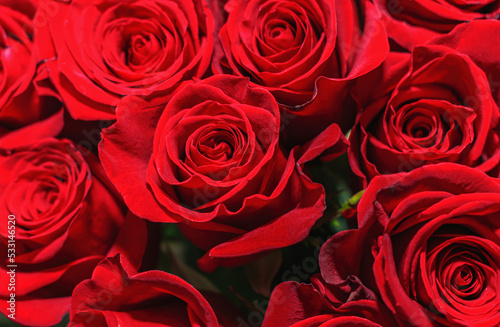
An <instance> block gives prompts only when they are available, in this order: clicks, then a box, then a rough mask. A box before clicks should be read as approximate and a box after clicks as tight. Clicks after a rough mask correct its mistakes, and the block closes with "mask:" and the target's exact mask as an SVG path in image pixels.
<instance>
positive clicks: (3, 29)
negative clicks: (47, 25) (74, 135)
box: [0, 0, 61, 136]
mask: <svg viewBox="0 0 500 327" xmlns="http://www.w3.org/2000/svg"><path fill="white" fill-rule="evenodd" d="M35 12H36V1H32V0H19V1H15V0H2V1H0V13H1V14H0V136H2V135H3V134H5V133H6V132H8V131H11V130H14V129H18V128H20V127H23V126H26V125H28V124H31V123H34V122H37V121H39V120H42V119H44V118H48V117H49V116H50V115H52V114H54V113H55V112H56V111H58V110H59V109H60V108H61V106H60V104H59V103H58V101H57V100H56V99H54V98H53V97H49V96H48V94H47V93H46V92H42V91H41V90H40V89H39V86H38V82H40V81H42V80H44V79H46V78H47V74H46V72H45V71H44V65H43V64H39V62H38V58H37V56H36V53H35V49H34V45H33V42H34V41H33V37H34V24H35V23H34V21H33V19H34V16H35Z"/></svg>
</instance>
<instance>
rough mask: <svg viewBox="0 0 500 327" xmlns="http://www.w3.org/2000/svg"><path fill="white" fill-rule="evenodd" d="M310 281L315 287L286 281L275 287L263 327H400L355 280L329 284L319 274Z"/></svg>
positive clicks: (385, 309) (370, 293)
mask: <svg viewBox="0 0 500 327" xmlns="http://www.w3.org/2000/svg"><path fill="white" fill-rule="evenodd" d="M322 273H323V272H322ZM324 273H328V272H324ZM311 281H312V282H313V283H312V284H299V283H297V282H284V283H281V284H279V285H278V286H276V287H275V288H274V290H273V294H272V295H271V298H270V299H269V305H268V307H267V310H266V316H265V318H264V322H263V324H262V326H263V327H328V326H363V327H375V326H380V327H382V326H383V327H391V326H397V324H396V322H395V320H394V319H393V318H392V316H391V314H390V312H389V310H388V309H387V308H386V307H385V306H384V305H383V303H382V302H381V301H379V300H377V298H376V297H375V295H374V294H373V292H372V291H370V290H367V289H366V288H365V287H364V286H363V285H362V284H361V283H360V282H359V280H357V279H356V278H354V277H352V278H349V279H348V280H346V281H345V282H344V283H341V284H329V283H327V282H325V281H324V279H323V278H322V277H321V276H320V275H317V276H313V277H312V278H311Z"/></svg>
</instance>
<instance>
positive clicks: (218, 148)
mask: <svg viewBox="0 0 500 327" xmlns="http://www.w3.org/2000/svg"><path fill="white" fill-rule="evenodd" d="M235 141H236V140H235V138H234V134H233V133H232V132H231V131H228V130H224V129H214V130H209V131H208V132H206V133H205V134H204V135H203V136H202V137H201V138H200V143H199V147H198V149H199V151H200V153H202V154H203V155H204V156H206V157H207V158H209V159H211V160H217V161H226V160H228V159H229V158H231V157H232V156H233V152H234V147H235Z"/></svg>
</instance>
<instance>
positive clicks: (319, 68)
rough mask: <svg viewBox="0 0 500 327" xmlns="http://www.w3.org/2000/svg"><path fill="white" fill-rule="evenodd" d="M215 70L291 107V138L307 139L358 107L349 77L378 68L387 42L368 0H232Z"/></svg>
mask: <svg viewBox="0 0 500 327" xmlns="http://www.w3.org/2000/svg"><path fill="white" fill-rule="evenodd" d="M225 10H226V12H228V17H227V20H226V21H225V24H224V25H223V26H222V27H221V29H220V32H219V38H220V47H221V48H222V50H221V51H216V52H215V58H214V61H213V64H212V66H213V70H214V72H216V73H221V72H231V73H233V74H235V75H239V76H248V77H249V78H250V80H251V82H252V84H253V85H258V86H261V87H265V88H266V89H267V90H269V91H270V92H271V93H272V94H273V95H274V96H275V98H276V100H277V101H278V103H279V104H280V105H281V106H282V108H283V110H284V111H285V113H286V117H287V119H286V120H283V122H282V123H283V125H284V127H285V131H288V132H289V133H288V138H289V139H290V141H291V142H292V143H293V142H299V143H304V142H306V141H309V140H310V139H312V138H313V137H315V136H316V135H318V134H319V131H321V130H322V129H324V128H326V127H327V126H328V125H329V124H331V123H333V122H335V123H338V124H340V126H341V127H342V129H343V130H345V131H347V130H348V129H349V128H350V127H351V125H352V121H353V118H354V115H355V110H354V106H353V105H352V102H351V101H352V99H351V98H350V93H349V89H350V87H351V86H352V81H353V80H355V79H356V78H358V77H360V76H363V75H364V74H366V73H368V72H370V71H371V70H373V69H375V68H376V67H377V66H378V65H380V64H381V63H382V61H383V60H384V58H385V57H386V55H387V52H388V50H389V47H388V42H387V36H386V34H385V28H384V27H383V24H382V21H381V19H380V16H379V13H378V12H377V11H376V9H375V8H374V7H373V4H372V3H371V2H369V1H351V0H348V1H327V0H313V1H309V0H300V1H288V0H271V1H267V0H251V1H239V0H232V1H229V2H228V3H227V4H226V6H225Z"/></svg>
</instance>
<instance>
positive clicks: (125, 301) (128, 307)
mask: <svg viewBox="0 0 500 327" xmlns="http://www.w3.org/2000/svg"><path fill="white" fill-rule="evenodd" d="M212 305H213V306H214V308H212ZM214 311H215V312H214ZM237 312H238V311H237V310H235V308H234V307H233V306H232V305H231V304H230V303H229V302H228V301H226V300H224V299H223V298H222V297H221V296H216V295H211V296H210V298H209V299H207V298H205V297H204V296H203V295H202V294H201V293H200V291H198V290H196V289H195V288H194V287H193V286H191V285H190V284H188V283H187V282H185V281H184V280H182V279H181V278H180V277H178V276H175V275H172V274H169V273H166V272H164V271H159V270H150V271H145V272H141V273H137V271H135V270H134V269H133V268H132V267H131V266H130V263H128V260H127V259H126V257H124V256H116V257H113V258H107V259H105V260H103V261H102V262H101V263H100V264H99V265H98V266H97V267H96V269H95V270H94V272H93V274H92V278H91V279H87V280H85V281H83V282H82V283H80V284H79V285H78V286H77V287H76V288H75V290H74V292H73V297H72V303H71V313H70V318H71V320H70V323H69V326H71V327H76V326H92V327H106V326H109V327H119V326H144V327H147V326H151V327H153V326H175V327H191V326H193V327H194V326H196V327H198V326H199V327H219V326H221V327H222V326H225V327H229V326H237V323H236V319H235V317H236V315H237ZM216 314H217V316H216Z"/></svg>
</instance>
